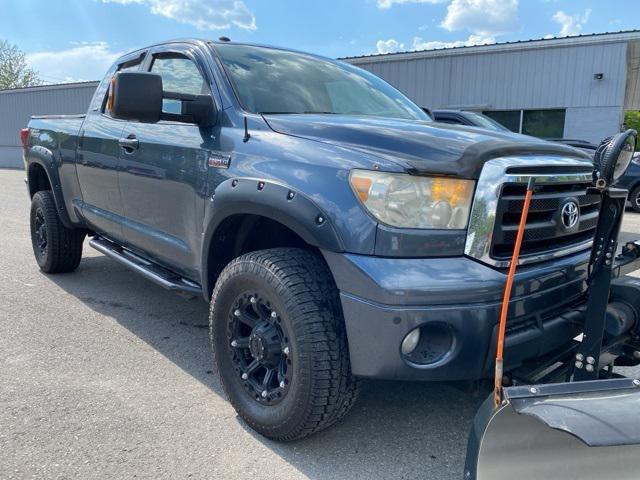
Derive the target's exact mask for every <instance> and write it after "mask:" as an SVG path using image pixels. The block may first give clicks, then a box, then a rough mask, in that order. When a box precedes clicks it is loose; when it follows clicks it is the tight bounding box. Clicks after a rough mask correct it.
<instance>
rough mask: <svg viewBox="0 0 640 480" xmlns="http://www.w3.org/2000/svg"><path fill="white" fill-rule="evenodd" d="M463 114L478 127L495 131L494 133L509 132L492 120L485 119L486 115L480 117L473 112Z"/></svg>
mask: <svg viewBox="0 0 640 480" xmlns="http://www.w3.org/2000/svg"><path fill="white" fill-rule="evenodd" d="M464 114H465V115H466V116H467V117H468V118H469V120H471V121H472V122H473V123H474V125H476V126H478V127H482V128H486V129H488V130H495V131H496V132H510V131H511V130H509V129H508V128H507V127H505V126H504V125H502V124H501V123H498V122H496V121H495V120H494V119H493V118H490V117H487V116H486V115H480V114H479V113H474V112H464Z"/></svg>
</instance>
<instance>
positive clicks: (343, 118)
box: [21, 40, 600, 441]
mask: <svg viewBox="0 0 640 480" xmlns="http://www.w3.org/2000/svg"><path fill="white" fill-rule="evenodd" d="M21 139H22V143H23V146H24V161H25V171H26V181H27V185H28V192H29V195H30V198H31V202H32V203H31V216H30V223H31V239H32V243H33V251H34V254H35V258H36V260H37V262H38V265H39V266H40V269H41V270H42V271H43V272H45V273H49V274H53V273H60V272H70V271H73V270H75V269H76V268H77V267H78V265H79V263H80V261H81V257H82V248H83V243H84V240H85V237H86V236H89V237H90V241H89V244H90V245H91V246H92V247H94V248H96V249H97V250H99V251H100V252H102V253H103V254H105V255H107V256H109V257H111V258H113V259H114V260H115V261H118V262H120V263H122V264H124V265H126V266H128V267H130V268H131V269H133V270H134V271H136V272H138V273H140V274H141V275H143V276H144V277H146V278H147V279H149V280H151V281H153V282H156V283H157V284H159V285H161V286H162V287H164V288H166V289H168V290H173V291H175V292H179V293H181V294H187V295H191V296H202V297H203V298H204V299H205V300H206V301H208V302H210V305H211V308H210V318H209V322H210V337H211V344H212V351H213V359H214V363H215V365H216V368H217V371H218V372H219V376H220V379H221V382H222V385H223V386H224V389H225V391H226V393H227V395H228V398H229V400H230V401H231V403H232V404H233V406H234V407H235V409H236V410H237V412H238V414H239V415H240V416H241V417H242V418H243V419H244V420H245V421H246V422H247V424H248V425H250V426H251V427H252V428H254V429H255V430H257V431H258V432H260V433H261V434H263V435H265V436H268V437H270V438H274V439H278V440H283V441H284V440H293V439H297V438H301V437H304V436H306V435H309V434H311V433H314V432H316V431H319V430H321V429H323V428H326V427H328V426H330V425H332V424H334V423H335V422H337V421H338V420H339V419H340V418H342V417H343V416H344V415H345V414H346V413H347V412H348V411H349V409H350V408H351V406H352V405H353V404H354V402H355V400H356V398H357V394H358V389H359V379H360V378H381V379H393V380H399V379H401V380H421V381H444V380H447V381H453V380H456V381H457V380H478V379H483V378H487V377H490V376H491V375H492V369H493V360H492V358H493V353H494V352H495V345H494V341H495V338H496V325H497V322H498V318H499V313H500V301H501V298H502V294H503V289H504V284H505V278H506V272H507V267H508V265H509V259H510V256H511V253H512V249H513V245H514V241H515V235H516V231H517V228H518V221H519V217H520V215H519V214H520V211H521V208H522V205H523V198H524V194H525V189H526V182H527V179H528V178H529V177H530V176H532V175H533V176H535V177H536V191H535V197H534V200H533V202H532V204H531V210H530V213H529V221H528V224H527V227H526V232H525V236H524V241H523V243H522V248H521V259H520V264H521V266H520V268H519V273H518V274H517V275H516V278H515V282H514V286H513V296H512V299H511V302H510V307H509V323H508V326H507V336H506V355H505V358H506V362H507V363H506V364H505V369H506V371H507V372H509V371H513V370H514V369H517V368H519V367H520V366H522V365H524V364H525V363H527V362H535V361H536V359H538V358H542V357H548V356H550V355H553V354H554V352H556V351H558V350H561V349H562V348H564V346H565V345H567V343H568V342H571V341H572V339H573V338H574V337H576V336H577V335H579V334H580V333H581V325H582V323H583V321H584V302H585V295H584V293H585V290H586V282H585V279H586V278H587V265H588V261H589V254H590V246H591V244H592V241H593V235H594V231H595V228H596V223H597V220H598V215H599V206H600V204H599V196H597V195H595V196H594V195H590V194H589V193H588V192H587V187H588V186H589V185H591V182H592V170H593V166H592V163H591V158H590V157H589V156H588V155H586V154H584V153H582V152H580V151H579V150H576V149H574V148H571V147H568V146H565V145H561V144H558V143H550V142H545V141H542V140H537V139H533V138H530V137H525V136H521V135H516V134H512V133H510V132H497V131H493V132H492V131H488V130H486V131H481V130H479V129H477V128H470V127H465V126H458V125H444V124H436V123H434V122H432V121H431V119H430V118H429V117H428V115H427V114H425V113H424V112H423V111H422V110H421V109H420V107H418V106H417V105H415V104H414V103H413V102H412V101H410V100H409V99H408V98H407V97H405V96H404V95H403V94H401V93H400V92H399V91H397V90H396V89H394V88H393V87H391V86H390V85H388V84H387V83H385V82H384V81H382V80H381V79H379V78H378V77H376V76H374V75H372V74H371V73H368V72H366V71H364V70H361V69H358V68H356V67H354V66H351V65H348V64H346V63H342V62H339V61H334V60H331V59H327V58H323V57H319V56H315V55H310V54H306V53H301V52H296V51H290V50H285V49H280V48H273V47H265V46H258V45H248V44H240V43H233V42H228V41H226V40H225V41H222V40H221V41H217V42H214V41H204V40H180V41H170V42H165V43H160V44H157V45H153V46H150V47H148V48H143V49H140V50H137V51H134V52H132V53H129V54H127V55H125V56H123V57H122V58H120V59H118V60H117V61H116V62H115V64H114V65H113V66H112V67H111V68H110V69H109V71H108V72H107V73H106V75H105V77H104V80H102V82H101V83H100V85H99V86H98V87H97V89H96V92H95V95H94V97H93V99H92V101H91V104H90V105H89V109H88V111H87V113H86V115H74V116H43V117H34V118H33V119H32V120H31V121H30V122H29V125H28V128H26V129H24V130H23V131H22V132H21ZM81 274H82V273H81V271H80V272H78V275H81Z"/></svg>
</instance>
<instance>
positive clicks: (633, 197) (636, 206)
mask: <svg viewBox="0 0 640 480" xmlns="http://www.w3.org/2000/svg"><path fill="white" fill-rule="evenodd" d="M629 201H630V202H631V208H633V211H634V212H638V213H640V186H638V187H636V188H634V189H633V191H632V192H631V193H630V194H629Z"/></svg>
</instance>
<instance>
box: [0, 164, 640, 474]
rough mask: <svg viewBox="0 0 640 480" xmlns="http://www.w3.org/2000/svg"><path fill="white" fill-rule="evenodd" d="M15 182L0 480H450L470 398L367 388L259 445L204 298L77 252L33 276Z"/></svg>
mask: <svg viewBox="0 0 640 480" xmlns="http://www.w3.org/2000/svg"><path fill="white" fill-rule="evenodd" d="M23 177H24V174H23V172H21V171H15V170H0V212H1V219H2V221H1V226H2V228H1V229H0V246H2V255H1V256H0V280H1V281H2V287H1V288H0V478H1V479H11V478H83V479H87V478H107V477H110V478H133V477H135V478H224V479H236V478H237V479H240V478H243V479H244V478H252V479H262V478H264V479H267V478H268V479H270V480H273V479H302V478H311V479H359V478H367V479H370V480H371V479H378V478H380V479H390V478H393V479H403V478H407V479H409V478H410V479H415V478H428V479H430V480H439V479H455V478H461V476H462V466H463V462H464V452H465V447H466V439H467V434H468V431H469V428H470V425H471V420H472V418H473V415H474V413H475V410H476V408H477V407H478V405H479V404H480V403H481V402H482V400H483V399H484V398H483V395H477V396H473V395H471V394H470V393H468V392H467V391H466V390H465V389H464V388H462V387H460V386H452V385H448V384H423V383H422V384H421V383H399V382H374V381H367V382H365V383H364V386H363V391H362V396H361V398H360V400H359V402H358V403H357V405H356V406H355V408H354V409H353V411H352V412H351V414H350V415H349V416H348V417H347V418H346V420H345V421H344V422H342V423H340V424H339V425H337V426H335V427H333V428H331V429H329V430H327V431H325V432H322V433H320V434H317V435H315V436H313V437H311V438H308V439H305V440H302V441H299V442H296V443H291V444H280V443H276V442H272V441H270V440H267V439H265V438H263V437H261V436H259V435H257V434H255V433H254V432H253V431H251V430H250V429H248V428H247V427H246V426H245V425H244V424H243V422H242V421H241V420H240V419H239V418H238V417H237V416H236V414H235V412H234V410H233V409H232V408H231V406H230V405H229V403H228V402H227V401H226V400H225V397H224V393H223V392H222V389H221V387H220V384H219V382H218V379H217V378H216V376H215V375H214V374H213V373H212V363H211V355H210V351H209V345H208V330H207V327H208V326H207V305H206V304H205V302H204V301H202V300H200V299H191V300H187V299H184V298H182V297H179V296H177V295H175V294H173V293H170V292H168V291H166V290H163V289H162V288H160V287H158V286H156V285H154V284H152V283H150V282H148V281H146V280H144V279H142V278H141V277H139V276H138V275H137V274H135V273H133V272H131V271H129V270H127V269H125V268H124V267H121V266H119V265H118V264H117V263H115V262H113V261H111V260H108V259H107V258H106V257H104V256H102V255H100V254H99V253H97V252H95V251H93V250H92V249H91V248H89V247H88V246H86V249H85V254H84V258H83V261H82V263H81V264H80V267H79V268H78V270H77V271H76V272H74V273H71V274H64V275H52V276H48V275H44V274H42V273H40V271H39V270H38V267H37V265H36V262H35V260H34V259H33V253H32V251H31V244H30V240H29V227H28V212H29V202H28V198H27V195H26V192H25V187H24V184H23V181H22V179H23ZM623 230H624V232H625V233H624V234H623V240H627V239H631V238H635V237H640V215H637V214H634V213H631V212H629V213H628V214H627V216H626V219H625V224H624V228H623ZM634 232H635V233H634Z"/></svg>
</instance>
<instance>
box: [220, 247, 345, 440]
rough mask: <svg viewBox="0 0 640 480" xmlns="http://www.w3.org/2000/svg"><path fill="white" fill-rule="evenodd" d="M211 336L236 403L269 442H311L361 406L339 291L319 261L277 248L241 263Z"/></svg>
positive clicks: (228, 272)
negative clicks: (308, 439)
mask: <svg viewBox="0 0 640 480" xmlns="http://www.w3.org/2000/svg"><path fill="white" fill-rule="evenodd" d="M210 332H211V342H212V347H213V352H214V357H215V363H216V367H217V368H218V372H219V375H220V379H221V381H222V385H223V387H224V389H225V391H226V393H227V396H228V397H229V400H230V401H231V403H232V404H233V406H234V408H235V409H236V411H237V412H238V414H239V415H240V416H241V417H242V418H243V419H244V420H245V421H246V422H247V423H248V424H249V425H250V426H251V427H252V428H253V429H254V430H256V431H258V432H259V433H261V434H263V435H265V436H267V437H270V438H273V439H277V440H284V441H289V440H295V439H298V438H302V437H305V436H307V435H310V434H312V433H314V432H317V431H319V430H322V429H323V428H326V427H328V426H330V425H332V424H333V423H335V422H337V421H338V420H340V419H341V418H342V417H343V416H344V415H345V414H346V413H347V412H348V411H349V409H350V408H351V406H352V405H353V403H354V402H355V400H356V397H357V392H358V384H357V381H356V380H355V378H354V377H353V376H352V375H351V370H350V365H349V352H348V348H347V339H346V334H345V331H344V322H343V320H342V316H341V311H340V306H339V299H338V294H337V289H336V287H335V285H334V283H333V279H332V278H331V276H330V274H329V271H328V268H327V267H326V265H325V264H324V262H323V261H322V259H321V258H320V257H319V256H318V255H315V254H313V253H310V252H307V251H304V250H300V249H271V250H261V251H257V252H252V253H248V254H245V255H242V256H240V257H239V258H237V259H235V260H233V261H232V262H231V263H230V264H229V265H228V266H227V267H226V268H225V269H224V270H223V272H222V273H221V275H220V277H219V279H218V281H217V283H216V286H215V288H214V291H213V295H212V301H211V313H210Z"/></svg>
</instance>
